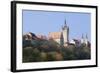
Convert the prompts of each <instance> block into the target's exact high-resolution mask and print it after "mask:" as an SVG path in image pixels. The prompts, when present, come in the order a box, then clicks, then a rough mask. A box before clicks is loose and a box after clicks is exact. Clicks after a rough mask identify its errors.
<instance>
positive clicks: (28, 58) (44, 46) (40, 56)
mask: <svg viewBox="0 0 100 73" xmlns="http://www.w3.org/2000/svg"><path fill="white" fill-rule="evenodd" d="M90 58H91V50H90V47H88V46H86V45H85V44H81V45H80V46H76V45H68V46H67V47H64V46H61V45H59V44H58V43H56V42H55V41H53V40H23V62H24V63H26V62H44V61H63V60H84V59H90Z"/></svg>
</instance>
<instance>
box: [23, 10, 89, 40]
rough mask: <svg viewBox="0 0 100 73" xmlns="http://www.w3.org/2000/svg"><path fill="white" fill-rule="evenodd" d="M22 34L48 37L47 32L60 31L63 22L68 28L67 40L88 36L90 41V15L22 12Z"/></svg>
mask: <svg viewBox="0 0 100 73" xmlns="http://www.w3.org/2000/svg"><path fill="white" fill-rule="evenodd" d="M22 15H23V18H22V20H23V21H22V22H23V34H25V33H28V32H32V33H35V34H42V35H46V36H47V35H48V33H49V32H59V31H61V28H62V25H64V23H65V20H66V24H67V26H69V40H71V39H81V37H82V34H83V35H84V37H85V36H86V34H87V36H88V39H89V41H90V39H91V14H90V13H79V12H55V11H35V10H23V12H22Z"/></svg>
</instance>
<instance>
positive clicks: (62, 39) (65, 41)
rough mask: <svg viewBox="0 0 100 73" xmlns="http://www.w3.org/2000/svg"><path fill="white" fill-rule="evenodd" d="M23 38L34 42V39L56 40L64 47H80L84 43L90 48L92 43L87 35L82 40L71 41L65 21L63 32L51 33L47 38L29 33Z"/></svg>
mask: <svg viewBox="0 0 100 73" xmlns="http://www.w3.org/2000/svg"><path fill="white" fill-rule="evenodd" d="M23 38H24V39H25V40H32V39H35V40H36V39H44V40H54V41H56V42H57V43H59V44H60V45H63V46H65V47H67V46H68V45H77V46H79V45H81V44H83V43H84V44H85V45H86V46H90V42H89V41H88V37H87V35H86V36H85V37H84V36H83V35H82V38H81V39H72V40H71V41H70V40H69V27H68V26H67V24H66V20H65V23H64V26H62V29H61V31H59V32H49V34H48V37H46V36H45V35H41V34H39V35H35V34H34V33H31V32H29V33H27V34H24V35H23Z"/></svg>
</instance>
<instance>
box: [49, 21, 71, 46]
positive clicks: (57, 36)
mask: <svg viewBox="0 0 100 73" xmlns="http://www.w3.org/2000/svg"><path fill="white" fill-rule="evenodd" d="M49 38H50V39H53V40H54V41H56V42H57V43H59V44H60V45H63V46H67V45H68V43H69V27H68V26H67V24H66V20H65V23H64V26H62V28H61V31H60V32H50V33H49Z"/></svg>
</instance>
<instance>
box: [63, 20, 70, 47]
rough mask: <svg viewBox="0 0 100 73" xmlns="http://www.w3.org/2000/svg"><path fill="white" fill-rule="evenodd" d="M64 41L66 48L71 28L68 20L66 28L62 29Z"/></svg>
mask: <svg viewBox="0 0 100 73" xmlns="http://www.w3.org/2000/svg"><path fill="white" fill-rule="evenodd" d="M62 33H63V39H64V46H67V45H68V43H69V27H68V26H67V24H66V20H65V23H64V26H63V27H62Z"/></svg>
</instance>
